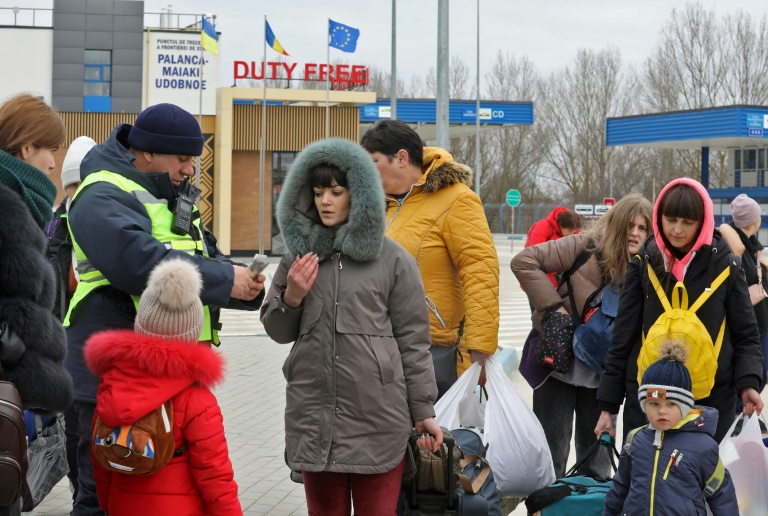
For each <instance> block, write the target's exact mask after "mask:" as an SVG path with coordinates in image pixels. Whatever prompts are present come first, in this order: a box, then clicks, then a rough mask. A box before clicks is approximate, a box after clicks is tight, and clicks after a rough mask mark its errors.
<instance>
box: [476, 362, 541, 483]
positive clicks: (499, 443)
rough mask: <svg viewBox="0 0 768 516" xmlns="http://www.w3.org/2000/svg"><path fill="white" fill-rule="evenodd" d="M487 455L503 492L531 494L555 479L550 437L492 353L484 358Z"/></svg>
mask: <svg viewBox="0 0 768 516" xmlns="http://www.w3.org/2000/svg"><path fill="white" fill-rule="evenodd" d="M485 375H486V378H487V382H486V389H487V390H488V404H487V406H486V408H485V435H484V437H483V443H484V444H488V445H489V446H488V453H487V454H486V458H487V459H488V462H489V463H490V465H491V471H493V478H494V480H495V481H496V487H497V488H498V490H499V494H500V495H501V496H528V495H529V494H531V493H532V492H534V491H536V490H537V489H541V488H542V487H546V486H548V485H549V484H551V483H552V482H554V481H555V468H554V466H553V465H552V455H551V454H550V452H549V445H547V438H546V437H545V436H544V429H543V428H542V427H541V423H539V420H538V418H536V415H535V414H534V413H533V410H531V409H530V408H529V407H528V405H526V404H525V402H524V401H523V399H522V398H521V397H520V395H519V394H518V393H517V389H515V386H514V384H513V383H512V380H510V379H509V377H508V376H507V375H506V374H504V368H503V367H502V366H501V364H499V363H498V362H497V361H496V360H495V359H494V358H493V357H490V358H489V359H488V360H486V362H485Z"/></svg>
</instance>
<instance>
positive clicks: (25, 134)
mask: <svg viewBox="0 0 768 516" xmlns="http://www.w3.org/2000/svg"><path fill="white" fill-rule="evenodd" d="M66 135H67V131H66V129H65V127H64V122H63V121H62V120H61V118H60V117H59V115H58V113H56V111H55V110H54V109H53V108H52V107H50V106H49V105H48V104H46V103H45V102H44V101H43V99H41V98H39V97H35V96H34V95H30V94H29V93H22V94H20V95H16V96H15V97H11V99H10V100H8V101H7V102H6V103H5V104H3V105H2V106H0V149H2V150H4V151H5V152H7V153H8V154H10V155H12V156H15V155H16V154H18V152H19V151H20V150H21V148H22V147H23V146H24V145H28V144H32V145H35V146H37V147H49V148H55V147H58V146H60V145H62V144H63V143H64V139H65V138H66Z"/></svg>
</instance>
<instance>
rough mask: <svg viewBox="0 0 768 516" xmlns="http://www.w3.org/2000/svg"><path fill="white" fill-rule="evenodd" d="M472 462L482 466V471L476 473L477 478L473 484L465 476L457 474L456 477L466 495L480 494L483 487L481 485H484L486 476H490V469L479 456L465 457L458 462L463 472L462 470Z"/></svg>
mask: <svg viewBox="0 0 768 516" xmlns="http://www.w3.org/2000/svg"><path fill="white" fill-rule="evenodd" d="M474 462H479V463H481V464H482V465H483V469H482V470H481V471H480V473H478V475H477V477H475V480H474V482H473V481H471V480H469V477H468V476H467V475H464V474H462V473H459V475H458V477H459V482H461V487H462V489H464V492H465V493H467V494H475V493H478V492H480V488H481V487H483V484H485V480H486V479H487V478H488V475H490V474H491V467H490V466H489V465H488V462H486V461H485V459H483V458H482V457H480V456H479V455H472V454H470V455H465V456H464V458H463V459H461V460H460V461H459V465H460V466H461V469H462V471H463V470H464V468H466V467H467V466H469V465H470V464H472V463H474Z"/></svg>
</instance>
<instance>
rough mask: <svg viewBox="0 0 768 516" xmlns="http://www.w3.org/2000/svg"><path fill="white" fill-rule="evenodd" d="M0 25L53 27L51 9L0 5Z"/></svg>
mask: <svg viewBox="0 0 768 516" xmlns="http://www.w3.org/2000/svg"><path fill="white" fill-rule="evenodd" d="M0 25H7V26H12V27H53V9H43V8H39V7H0Z"/></svg>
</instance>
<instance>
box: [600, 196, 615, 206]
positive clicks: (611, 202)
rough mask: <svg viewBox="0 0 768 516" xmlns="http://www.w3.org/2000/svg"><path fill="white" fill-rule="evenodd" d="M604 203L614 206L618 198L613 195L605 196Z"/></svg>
mask: <svg viewBox="0 0 768 516" xmlns="http://www.w3.org/2000/svg"><path fill="white" fill-rule="evenodd" d="M603 204H607V205H608V206H613V205H614V204H616V199H614V198H613V197H603Z"/></svg>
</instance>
